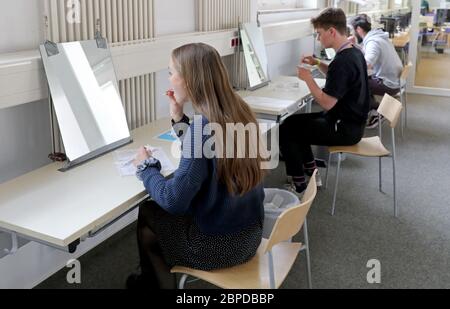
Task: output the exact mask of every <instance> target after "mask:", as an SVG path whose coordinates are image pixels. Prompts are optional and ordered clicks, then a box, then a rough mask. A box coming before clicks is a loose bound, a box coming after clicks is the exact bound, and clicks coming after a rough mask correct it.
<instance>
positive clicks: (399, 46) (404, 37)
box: [390, 32, 411, 65]
mask: <svg viewBox="0 0 450 309" xmlns="http://www.w3.org/2000/svg"><path fill="white" fill-rule="evenodd" d="M410 39H411V37H410V35H409V32H403V33H399V34H396V35H395V37H394V38H392V39H390V40H391V42H392V44H393V45H394V47H395V49H396V50H397V53H399V56H400V59H401V60H402V63H403V65H406V64H407V62H408V51H407V50H406V46H407V45H408V44H409V42H410Z"/></svg>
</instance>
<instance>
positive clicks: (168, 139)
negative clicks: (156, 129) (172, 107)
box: [156, 131, 178, 142]
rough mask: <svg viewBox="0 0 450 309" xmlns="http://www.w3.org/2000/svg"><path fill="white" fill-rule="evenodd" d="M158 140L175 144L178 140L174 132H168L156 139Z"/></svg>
mask: <svg viewBox="0 0 450 309" xmlns="http://www.w3.org/2000/svg"><path fill="white" fill-rule="evenodd" d="M156 138H157V139H159V140H163V141H166V142H176V141H177V140H178V137H177V136H176V135H175V132H173V131H168V132H166V133H163V134H161V135H159V136H157V137H156Z"/></svg>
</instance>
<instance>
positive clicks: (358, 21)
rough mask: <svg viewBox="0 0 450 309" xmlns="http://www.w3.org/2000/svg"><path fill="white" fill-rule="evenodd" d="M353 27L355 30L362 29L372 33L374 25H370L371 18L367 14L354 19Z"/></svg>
mask: <svg viewBox="0 0 450 309" xmlns="http://www.w3.org/2000/svg"><path fill="white" fill-rule="evenodd" d="M351 24H352V27H353V29H354V30H356V28H358V27H360V28H361V29H362V30H364V31H365V32H370V31H371V30H372V24H371V23H370V18H369V16H367V15H366V14H359V15H357V16H356V17H355V18H353V19H352V22H351Z"/></svg>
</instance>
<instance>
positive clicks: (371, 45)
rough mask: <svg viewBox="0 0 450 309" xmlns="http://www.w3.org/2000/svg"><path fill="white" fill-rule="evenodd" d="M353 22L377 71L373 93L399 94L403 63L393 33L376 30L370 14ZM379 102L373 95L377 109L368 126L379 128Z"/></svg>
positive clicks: (369, 63)
mask: <svg viewBox="0 0 450 309" xmlns="http://www.w3.org/2000/svg"><path fill="white" fill-rule="evenodd" d="M351 24H352V27H353V29H354V33H355V36H356V39H357V40H358V43H359V44H361V43H362V46H363V52H364V57H365V58H366V61H367V66H368V68H369V70H372V71H373V75H372V76H371V77H370V79H369V88H370V91H371V93H372V95H377V96H384V95H385V94H386V93H387V94H389V95H391V96H394V95H396V94H397V93H399V91H400V75H401V73H402V70H403V65H402V61H401V60H400V57H399V56H398V54H397V52H396V51H395V48H394V45H393V44H392V43H391V41H390V40H389V34H388V33H387V32H384V31H383V30H381V29H376V30H372V24H371V23H370V19H369V17H368V16H367V15H366V14H360V15H358V16H356V17H355V18H354V19H353V20H352V22H351ZM379 105H380V104H379V102H376V101H375V99H374V98H372V101H371V109H372V111H373V112H371V117H370V119H369V121H368V124H367V127H368V128H375V127H376V126H377V125H378V115H377V113H376V110H377V109H378V107H379Z"/></svg>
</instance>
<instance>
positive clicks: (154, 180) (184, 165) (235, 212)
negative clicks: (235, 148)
mask: <svg viewBox="0 0 450 309" xmlns="http://www.w3.org/2000/svg"><path fill="white" fill-rule="evenodd" d="M207 124H208V120H207V119H206V118H205V117H199V116H197V117H195V120H194V121H193V122H192V124H191V125H189V119H188V118H187V117H184V118H183V120H182V121H181V122H179V123H174V130H175V132H176V133H178V136H179V137H180V139H181V141H182V155H181V161H180V166H179V168H178V170H177V171H176V172H175V174H174V177H173V178H171V179H166V178H165V177H163V176H162V175H161V173H160V171H159V170H158V169H157V168H148V169H147V170H145V171H144V172H143V173H142V179H143V182H144V185H145V188H146V189H147V192H148V193H149V194H150V196H151V197H152V199H153V200H154V201H155V202H156V203H158V204H159V205H160V206H161V207H162V208H163V209H165V210H166V211H167V212H169V213H171V214H173V215H180V216H186V215H187V216H191V217H192V218H193V219H194V220H195V222H196V224H197V225H198V227H199V228H200V230H201V231H202V232H203V233H205V234H210V235H224V234H230V233H235V232H238V231H240V230H242V229H244V228H246V227H249V226H251V225H253V224H255V223H261V226H262V223H263V220H264V206H263V202H264V188H263V185H262V184H261V185H259V186H257V187H255V188H254V189H253V190H252V191H250V192H249V193H247V194H245V195H244V196H234V195H231V194H230V193H229V192H228V190H227V188H226V186H225V185H224V184H223V183H221V182H219V181H218V179H217V161H216V159H208V157H211V156H209V155H205V154H203V151H202V149H203V146H204V145H205V142H207V141H208V139H210V138H211V135H209V134H203V132H204V128H205V126H206V125H207ZM196 142H197V145H196ZM195 145H196V146H197V147H194V146H195ZM199 145H200V146H199Z"/></svg>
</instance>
